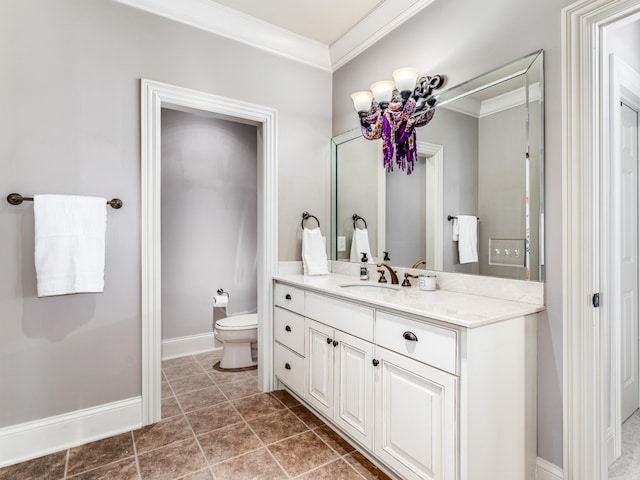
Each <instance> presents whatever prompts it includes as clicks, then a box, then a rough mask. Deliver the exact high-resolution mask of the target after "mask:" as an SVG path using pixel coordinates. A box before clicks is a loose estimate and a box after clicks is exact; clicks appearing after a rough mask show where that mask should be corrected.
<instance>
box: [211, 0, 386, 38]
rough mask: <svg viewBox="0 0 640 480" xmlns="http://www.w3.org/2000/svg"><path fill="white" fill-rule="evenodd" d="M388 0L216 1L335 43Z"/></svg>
mask: <svg viewBox="0 0 640 480" xmlns="http://www.w3.org/2000/svg"><path fill="white" fill-rule="evenodd" d="M212 1H213V0H212ZM385 1H388V0H346V1H345V0H321V1H313V2H308V1H307V2H301V1H300V0H215V2H214V3H219V4H221V5H225V6H227V7H229V8H233V9H234V10H238V11H240V12H242V13H244V14H246V15H250V16H252V17H255V18H258V19H260V20H263V21H265V22H268V23H271V24H273V25H276V26H278V27H281V28H284V29H285V30H289V31H291V32H294V33H297V34H298V35H302V36H303V37H307V38H311V39H312V40H316V41H318V42H320V43H324V44H325V45H331V44H333V43H334V42H335V41H336V40H338V39H339V38H340V37H342V36H343V35H344V34H345V33H346V32H347V31H348V30H350V29H351V27H353V26H354V25H356V24H357V23H359V22H360V21H361V20H362V19H363V18H364V17H366V16H367V15H368V14H369V13H371V11H373V10H374V9H375V8H376V7H377V6H378V5H380V4H382V3H385Z"/></svg>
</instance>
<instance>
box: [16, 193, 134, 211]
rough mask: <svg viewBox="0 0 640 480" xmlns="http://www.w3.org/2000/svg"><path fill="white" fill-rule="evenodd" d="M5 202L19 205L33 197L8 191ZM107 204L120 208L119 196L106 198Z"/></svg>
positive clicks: (30, 200) (31, 199)
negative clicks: (110, 198)
mask: <svg viewBox="0 0 640 480" xmlns="http://www.w3.org/2000/svg"><path fill="white" fill-rule="evenodd" d="M7 202H9V203H10V204H11V205H20V204H21V203H22V202H33V197H23V196H22V195H20V194H19V193H10V194H9V195H7ZM107 204H109V205H110V206H111V208H114V209H116V210H117V209H119V208H122V205H123V203H122V200H120V199H119V198H114V199H112V200H107Z"/></svg>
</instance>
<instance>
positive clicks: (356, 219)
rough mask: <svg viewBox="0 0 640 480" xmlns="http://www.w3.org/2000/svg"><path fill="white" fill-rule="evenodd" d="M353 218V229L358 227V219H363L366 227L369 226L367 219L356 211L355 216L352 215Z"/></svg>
mask: <svg viewBox="0 0 640 480" xmlns="http://www.w3.org/2000/svg"><path fill="white" fill-rule="evenodd" d="M351 218H352V219H353V229H354V230H355V229H356V222H357V221H358V220H362V223H364V228H367V221H366V220H365V219H364V218H362V217H361V216H360V215H358V214H357V213H354V214H353V216H352V217H351Z"/></svg>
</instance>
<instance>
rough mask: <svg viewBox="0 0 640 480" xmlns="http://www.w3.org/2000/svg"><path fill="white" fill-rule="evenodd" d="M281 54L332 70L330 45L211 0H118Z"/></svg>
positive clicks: (322, 68)
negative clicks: (177, 0)
mask: <svg viewBox="0 0 640 480" xmlns="http://www.w3.org/2000/svg"><path fill="white" fill-rule="evenodd" d="M114 1H115V2H118V3H122V4H124V5H128V6H130V7H133V8H137V9H139V10H144V11H146V12H150V13H153V14H155V15H159V16H161V17H165V18H168V19H170V20H174V21H176V22H180V23H184V24H186V25H189V26H192V27H195V28H198V29H200V30H204V31H207V32H211V33H215V34H216V35H220V36H223V37H226V38H229V39H231V40H235V41H237V42H241V43H244V44H247V45H250V46H252V47H255V48H258V49H260V50H264V51H267V52H269V53H272V54H274V55H278V56H280V57H284V58H288V59H290V60H294V61H297V62H300V63H303V64H305V65H310V66H312V67H315V68H319V69H321V70H325V71H329V72H330V71H331V70H332V69H331V63H330V57H329V48H328V47H327V46H326V45H324V44H322V43H320V42H317V41H315V40H311V39H309V38H307V37H303V36H302V35H298V34H296V33H293V32H290V31H288V30H285V29H283V28H280V27H277V26H275V25H272V24H270V23H268V22H264V21H262V20H258V19H256V18H254V17H251V16H249V15H245V14H244V13H241V12H238V11H237V10H234V9H232V8H228V7H225V6H224V5H220V4H217V3H215V2H212V1H209V0H180V1H179V2H176V1H175V0H114Z"/></svg>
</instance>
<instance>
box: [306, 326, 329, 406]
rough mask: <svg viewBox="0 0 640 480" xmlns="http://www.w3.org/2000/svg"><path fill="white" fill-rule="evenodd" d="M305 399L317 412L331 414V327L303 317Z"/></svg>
mask: <svg viewBox="0 0 640 480" xmlns="http://www.w3.org/2000/svg"><path fill="white" fill-rule="evenodd" d="M305 325H306V326H305V340H306V342H307V356H306V358H305V362H306V371H307V388H306V399H307V401H308V402H309V403H310V404H311V405H313V406H314V407H316V408H317V409H318V411H319V412H321V413H324V414H325V415H327V416H329V417H332V416H333V363H334V362H333V355H334V350H335V347H334V346H333V341H334V338H333V328H331V327H327V326H326V325H323V324H321V323H318V322H314V321H313V320H309V319H305Z"/></svg>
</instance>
